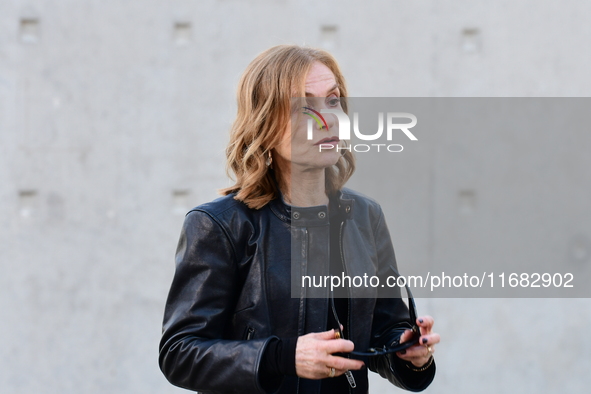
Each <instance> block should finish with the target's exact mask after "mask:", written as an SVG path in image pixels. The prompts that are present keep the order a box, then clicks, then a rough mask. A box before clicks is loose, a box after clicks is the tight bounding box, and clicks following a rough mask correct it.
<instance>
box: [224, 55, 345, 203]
mask: <svg viewBox="0 0 591 394" xmlns="http://www.w3.org/2000/svg"><path fill="white" fill-rule="evenodd" d="M315 62H320V63H322V64H324V65H325V66H327V67H328V68H329V69H330V70H331V71H332V73H333V74H334V76H335V79H336V83H337V84H338V86H339V90H340V93H341V96H342V97H347V87H346V84H345V78H344V77H343V74H342V73H341V70H340V69H339V66H338V64H337V62H336V60H335V59H334V57H333V56H332V55H331V54H329V53H328V52H326V51H323V50H320V49H313V48H306V47H300V46H297V45H279V46H275V47H272V48H270V49H267V50H266V51H264V52H263V53H261V54H260V55H258V56H257V57H256V59H254V60H253V61H252V62H251V63H250V64H249V65H248V67H247V68H246V71H244V74H243V75H242V78H241V79H240V82H239V84H238V92H237V99H238V113H237V115H236V120H234V124H233V125H232V130H231V135H230V143H229V144H228V147H227V148H226V156H227V169H226V170H227V172H228V175H230V176H231V174H230V171H231V172H233V173H234V174H235V176H236V184H235V185H234V186H231V187H228V188H225V189H222V190H220V193H221V194H224V195H227V194H230V193H236V196H235V197H234V198H235V199H236V200H240V201H242V202H244V203H245V204H246V205H247V206H248V207H250V208H254V209H259V208H262V207H263V206H265V205H266V204H267V203H268V202H269V201H271V200H273V199H274V198H276V197H277V196H278V195H279V190H278V183H277V182H276V180H275V179H274V175H273V171H272V170H270V168H269V166H268V165H267V163H266V161H267V158H268V156H269V155H270V152H271V150H272V149H273V148H275V147H277V146H278V145H279V143H280V142H281V140H282V138H283V133H284V131H285V128H286V126H287V124H288V122H289V121H290V117H291V99H292V97H304V96H305V92H304V85H305V81H306V76H307V74H308V71H309V70H310V67H311V66H312V64H313V63H315ZM342 106H343V110H344V111H345V112H346V111H347V108H346V103H344V102H343V104H342ZM342 152H343V154H342V156H341V157H340V158H339V161H338V162H337V163H336V164H335V165H333V166H331V167H328V168H326V170H325V171H326V172H325V174H326V175H325V178H326V191H327V193H328V194H332V193H334V192H336V191H337V190H339V189H340V188H341V187H343V185H344V184H345V182H347V180H348V179H349V178H350V177H351V175H352V174H353V171H354V170H355V159H354V157H353V154H352V153H351V152H350V151H348V150H343V151H342ZM278 175H279V176H281V174H278ZM277 181H278V180H277Z"/></svg>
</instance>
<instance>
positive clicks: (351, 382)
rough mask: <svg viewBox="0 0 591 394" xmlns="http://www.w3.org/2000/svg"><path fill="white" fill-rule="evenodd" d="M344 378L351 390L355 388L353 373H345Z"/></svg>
mask: <svg viewBox="0 0 591 394" xmlns="http://www.w3.org/2000/svg"><path fill="white" fill-rule="evenodd" d="M345 376H346V377H347V381H348V382H349V386H351V388H353V389H354V388H355V387H357V383H355V378H354V377H353V373H352V372H351V371H347V372H345Z"/></svg>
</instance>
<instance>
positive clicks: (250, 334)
mask: <svg viewBox="0 0 591 394" xmlns="http://www.w3.org/2000/svg"><path fill="white" fill-rule="evenodd" d="M253 336H254V328H252V327H248V328H247V330H246V340H247V341H250V340H251V339H252V337H253Z"/></svg>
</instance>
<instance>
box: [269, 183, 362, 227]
mask: <svg viewBox="0 0 591 394" xmlns="http://www.w3.org/2000/svg"><path fill="white" fill-rule="evenodd" d="M331 201H335V202H336V203H337V205H338V206H337V209H338V211H339V214H340V215H342V217H344V218H346V219H349V218H351V215H352V214H353V205H354V202H355V200H353V199H347V198H345V197H344V195H343V193H342V192H341V191H340V190H339V191H338V192H337V194H336V196H335V197H334V198H331ZM269 207H270V209H271V211H273V213H274V214H275V216H277V217H278V218H279V219H281V220H282V221H284V222H286V223H289V224H293V225H294V226H302V227H307V226H323V225H327V224H328V223H329V221H328V216H329V215H328V206H326V205H317V206H313V207H296V206H292V205H289V204H287V203H286V202H285V201H284V200H283V195H282V194H281V192H279V196H278V197H277V198H275V199H273V200H271V202H270V203H269Z"/></svg>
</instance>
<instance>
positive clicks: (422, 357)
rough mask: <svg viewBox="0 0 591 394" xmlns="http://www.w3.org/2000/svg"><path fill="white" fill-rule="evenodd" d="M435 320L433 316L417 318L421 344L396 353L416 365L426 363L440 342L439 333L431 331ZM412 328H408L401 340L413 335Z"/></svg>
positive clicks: (420, 365)
mask: <svg viewBox="0 0 591 394" xmlns="http://www.w3.org/2000/svg"><path fill="white" fill-rule="evenodd" d="M433 323H434V320H433V318H432V317H431V316H421V317H419V318H418V319H417V326H419V329H420V330H421V337H420V338H419V344H418V345H415V346H412V347H410V348H408V349H406V350H402V351H400V352H398V353H396V355H397V356H398V357H400V358H401V359H403V360H406V361H410V362H411V363H412V364H413V365H414V366H415V367H422V366H423V365H425V364H426V363H427V362H428V361H429V359H430V358H431V355H432V354H433V353H434V352H435V344H436V343H439V340H440V337H439V334H437V333H435V332H431V328H432V327H433ZM411 333H412V331H411V330H406V331H405V332H404V333H403V334H402V336H401V337H400V342H401V343H402V342H405V341H407V340H408V339H409V338H410V337H411Z"/></svg>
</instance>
